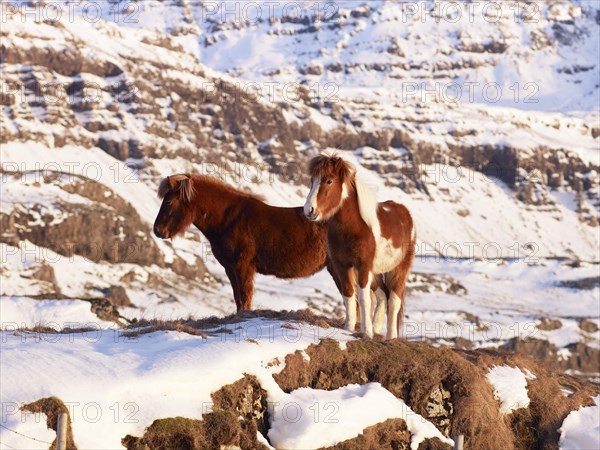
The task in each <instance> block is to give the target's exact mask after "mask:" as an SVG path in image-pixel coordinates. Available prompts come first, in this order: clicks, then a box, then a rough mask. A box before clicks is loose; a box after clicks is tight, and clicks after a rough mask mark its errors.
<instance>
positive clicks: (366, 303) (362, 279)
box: [358, 270, 373, 337]
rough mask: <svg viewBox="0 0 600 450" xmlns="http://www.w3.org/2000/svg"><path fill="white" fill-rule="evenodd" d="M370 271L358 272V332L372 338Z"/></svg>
mask: <svg viewBox="0 0 600 450" xmlns="http://www.w3.org/2000/svg"><path fill="white" fill-rule="evenodd" d="M372 277H373V275H372V274H371V271H370V270H361V271H359V272H358V303H359V304H360V331H362V332H363V333H364V334H366V335H367V336H368V337H373V315H372V312H371V281H372Z"/></svg>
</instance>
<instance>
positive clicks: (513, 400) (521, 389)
mask: <svg viewBox="0 0 600 450" xmlns="http://www.w3.org/2000/svg"><path fill="white" fill-rule="evenodd" d="M486 378H487V379H488V381H489V382H490V384H491V385H492V386H493V387H494V397H496V399H498V400H499V401H500V412H502V413H503V414H509V413H511V412H512V411H514V410H515V409H519V408H527V406H529V396H528V395H527V380H534V379H535V375H534V374H532V373H531V372H530V371H529V370H527V369H525V370H524V371H523V370H522V369H519V368H517V367H509V366H494V367H492V368H491V369H490V370H489V372H488V374H487V375H486Z"/></svg>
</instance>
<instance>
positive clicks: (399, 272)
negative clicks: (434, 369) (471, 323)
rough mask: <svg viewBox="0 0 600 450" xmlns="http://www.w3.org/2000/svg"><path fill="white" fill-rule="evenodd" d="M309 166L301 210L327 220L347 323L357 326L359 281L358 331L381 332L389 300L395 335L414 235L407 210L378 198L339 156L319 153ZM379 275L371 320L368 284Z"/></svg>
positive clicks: (331, 255)
mask: <svg viewBox="0 0 600 450" xmlns="http://www.w3.org/2000/svg"><path fill="white" fill-rule="evenodd" d="M309 171H310V176H311V183H312V185H311V190H310V193H309V195H308V198H307V200H306V204H305V205H304V213H305V215H306V217H308V218H309V219H310V220H312V221H317V222H319V221H323V222H326V223H327V245H328V252H329V258H330V260H331V265H332V266H333V270H334V272H335V275H336V277H337V279H338V281H339V284H338V286H340V287H341V288H340V292H341V294H342V296H343V297H344V304H345V306H346V328H347V329H349V330H354V327H355V325H356V289H355V286H356V285H358V300H359V305H360V310H361V331H362V332H363V333H365V334H366V335H367V336H373V331H375V332H376V333H381V329H382V328H383V321H384V318H385V314H386V303H387V338H388V339H393V338H396V337H398V335H399V334H400V326H401V323H402V317H403V314H404V288H405V285H406V279H407V277H408V272H409V270H410V267H411V265H412V261H413V259H414V244H415V239H416V233H415V229H414V225H413V220H412V217H411V215H410V213H409V212H408V209H406V207H405V206H404V205H400V204H398V203H394V202H393V201H386V202H383V203H377V201H376V200H375V197H374V195H373V193H372V192H371V191H370V190H369V189H368V188H367V187H366V186H364V185H363V184H362V183H361V182H360V181H359V180H358V179H357V178H356V170H355V169H354V167H353V166H352V165H351V164H350V163H348V162H346V161H344V160H343V159H342V158H340V157H337V156H327V155H321V156H317V157H315V158H313V159H312V160H311V161H310V164H309ZM379 277H381V278H382V280H379V283H381V281H382V282H383V285H384V288H385V291H387V292H385V291H384V293H385V294H386V296H387V299H386V302H384V301H380V302H378V305H377V308H376V309H375V315H374V316H375V317H374V319H373V313H372V311H373V310H372V304H371V301H372V298H371V293H370V286H371V283H372V281H373V278H379ZM379 283H378V284H379ZM382 290H383V289H382ZM380 293H381V291H379V292H378V294H380ZM378 297H380V296H379V295H378Z"/></svg>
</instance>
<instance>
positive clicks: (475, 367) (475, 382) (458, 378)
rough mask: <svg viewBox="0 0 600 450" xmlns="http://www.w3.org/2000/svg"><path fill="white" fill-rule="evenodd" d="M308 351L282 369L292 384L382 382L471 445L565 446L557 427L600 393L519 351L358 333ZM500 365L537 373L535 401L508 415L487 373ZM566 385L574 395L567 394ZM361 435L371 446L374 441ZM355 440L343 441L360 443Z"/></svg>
mask: <svg viewBox="0 0 600 450" xmlns="http://www.w3.org/2000/svg"><path fill="white" fill-rule="evenodd" d="M306 353H308V356H309V358H310V359H309V361H306V360H305V358H304V357H303V356H302V354H301V353H300V352H296V353H295V354H293V355H288V356H287V357H286V361H285V362H286V367H285V368H284V369H283V370H282V371H281V372H280V373H279V374H276V375H274V377H275V379H276V381H277V383H278V384H279V385H280V386H281V388H282V389H283V390H284V391H286V392H290V391H292V390H294V389H298V388H300V387H311V388H315V389H327V390H332V389H337V388H340V387H342V386H345V385H347V384H350V383H358V384H364V383H366V382H371V381H374V382H379V383H381V384H382V385H383V386H384V387H385V388H386V389H388V390H389V391H390V392H392V393H393V394H394V395H396V396H397V397H398V398H402V399H403V400H404V401H405V402H406V403H407V404H408V405H409V406H410V407H411V408H412V409H413V410H414V411H415V412H417V413H418V414H420V415H422V416H423V417H425V418H427V419H428V420H430V421H431V422H433V423H434V424H435V425H436V426H437V427H438V429H439V430H440V431H441V432H442V433H444V434H446V435H447V436H449V437H453V436H456V435H459V434H464V435H465V447H466V448H476V449H499V448H501V449H503V450H510V449H523V450H525V449H532V448H536V449H557V448H558V439H559V435H558V432H557V430H558V428H560V426H561V424H562V422H563V420H564V418H565V417H566V415H567V414H568V413H569V412H570V411H572V410H574V409H577V408H578V407H579V406H581V405H588V404H591V402H592V400H591V397H592V396H594V395H597V393H598V392H600V387H598V386H596V385H593V384H591V383H588V382H586V381H584V380H578V379H575V378H573V377H569V376H567V375H563V374H559V373H555V372H552V371H551V370H550V369H548V368H546V367H545V366H542V365H541V364H538V363H537V362H536V361H534V360H532V359H531V358H529V357H527V356H525V355H521V354H518V353H517V354H512V353H503V352H497V351H493V350H481V349H479V350H455V349H449V348H436V347H432V346H430V345H427V344H423V343H414V342H407V341H402V340H394V341H387V342H377V341H373V340H357V341H353V342H349V343H348V344H347V348H346V350H344V351H342V350H340V348H339V345H338V343H337V342H336V341H333V340H322V341H321V342H320V343H319V344H314V345H311V346H310V347H309V348H308V349H306ZM494 365H509V366H513V367H520V368H526V369H528V370H530V371H531V372H533V373H534V374H535V375H536V377H537V378H536V379H535V380H532V381H530V382H529V384H528V389H529V396H530V400H531V403H530V406H529V408H522V409H519V410H516V411H515V412H513V413H511V414H507V415H503V414H500V412H499V405H498V401H497V400H496V399H495V398H494V394H493V388H492V386H491V385H490V384H489V383H488V381H487V379H486V374H487V372H488V370H489V369H490V368H491V367H492V366H494ZM561 386H562V387H568V388H569V389H570V390H571V391H573V392H574V394H573V395H572V396H571V397H568V398H567V397H564V395H563V394H562V392H561ZM440 392H449V393H450V398H449V400H446V401H443V402H440V401H439V398H438V401H437V403H436V393H437V397H439V393H440ZM432 406H433V407H432ZM434 411H435V413H434ZM440 411H441V413H440ZM448 422H449V426H448ZM385 430H387V431H385ZM384 431H385V432H386V433H387V432H391V428H386V427H384V428H382V433H383V432H384ZM361 439H363V438H361ZM356 442H358V441H356ZM360 442H363V443H364V444H365V445H367V447H365V448H369V447H368V445H371V444H370V443H369V442H367V441H360ZM440 444H442V443H441V442H440ZM353 445H355V444H354V443H349V444H348V447H343V446H342V447H339V448H349V449H351V448H359V447H353ZM357 445H358V444H357ZM428 445H430V444H428ZM431 445H433V444H431ZM373 448H376V447H373ZM381 448H390V447H389V446H384V447H381ZM392 448H395V447H392ZM398 448H401V447H398Z"/></svg>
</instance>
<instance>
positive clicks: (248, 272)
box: [238, 264, 256, 311]
mask: <svg viewBox="0 0 600 450" xmlns="http://www.w3.org/2000/svg"><path fill="white" fill-rule="evenodd" d="M238 272H239V281H240V286H239V287H240V305H241V308H240V309H242V310H246V311H247V310H250V309H252V298H253V296H254V274H255V273H256V267H254V266H253V265H251V264H243V265H239V266H238Z"/></svg>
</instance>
